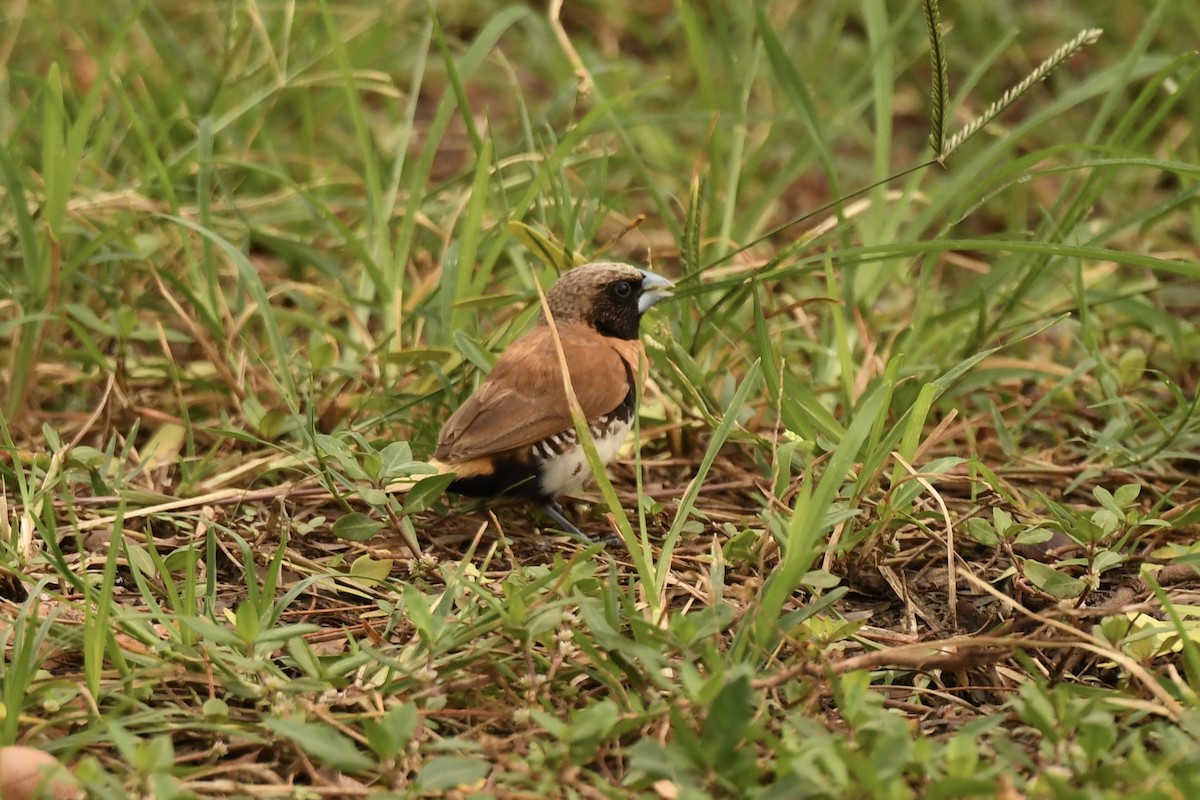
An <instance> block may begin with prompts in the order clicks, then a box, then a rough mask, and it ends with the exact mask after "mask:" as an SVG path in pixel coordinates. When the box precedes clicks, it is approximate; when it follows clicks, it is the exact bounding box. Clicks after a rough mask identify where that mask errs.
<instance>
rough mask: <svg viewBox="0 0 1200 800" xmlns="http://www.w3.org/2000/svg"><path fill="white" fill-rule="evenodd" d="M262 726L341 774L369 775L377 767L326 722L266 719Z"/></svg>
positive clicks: (351, 742) (352, 742)
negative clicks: (362, 773) (359, 773)
mask: <svg viewBox="0 0 1200 800" xmlns="http://www.w3.org/2000/svg"><path fill="white" fill-rule="evenodd" d="M263 726H264V727H266V728H267V729H268V730H270V731H272V732H274V733H275V734H277V735H279V736H282V737H283V738H285V739H289V740H291V741H292V742H293V743H295V744H296V745H297V746H298V747H299V748H300V749H301V750H303V751H304V752H305V753H307V754H308V755H309V756H311V757H312V758H313V759H314V760H316V761H317V762H319V763H321V764H324V765H325V766H327V767H333V768H334V769H336V770H338V771H340V772H368V771H370V770H372V769H373V768H374V767H375V766H376V765H375V762H374V761H372V760H371V759H370V758H368V757H367V756H366V755H365V754H364V753H363V752H362V751H361V750H359V749H358V747H356V746H355V744H354V741H353V740H352V739H350V738H349V737H347V736H346V735H345V734H344V733H342V732H341V731H339V730H338V729H337V728H335V727H333V726H332V725H327V724H325V723H324V722H304V721H302V720H295V719H284V718H282V717H265V718H264V719H263Z"/></svg>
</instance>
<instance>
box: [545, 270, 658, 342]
mask: <svg viewBox="0 0 1200 800" xmlns="http://www.w3.org/2000/svg"><path fill="white" fill-rule="evenodd" d="M674 287H675V285H674V284H673V283H671V281H669V280H667V279H666V278H664V277H663V276H661V275H658V274H656V273H653V272H650V271H648V270H644V269H638V268H637V267H632V266H630V265H629V264H621V263H618V262H614V261H604V262H597V263H595V264H584V265H583V266H582V267H576V268H575V269H573V270H570V271H569V272H565V273H563V275H562V276H561V277H560V278H559V279H558V280H557V281H556V282H555V284H554V286H552V287H551V288H550V292H549V293H548V294H547V295H546V300H547V302H548V303H549V305H550V313H551V314H552V315H553V316H554V321H555V322H557V323H564V322H581V323H583V324H585V325H590V326H591V327H593V328H595V329H596V330H597V331H599V332H600V333H602V334H604V335H605V336H615V337H617V338H619V339H636V338H637V337H638V323H640V322H641V319H642V314H644V313H646V311H648V310H649V309H650V307H651V306H653V305H654V304H655V303H657V302H659V301H661V300H666V299H667V298H668V297H670V296H671V290H672V289H673V288H674Z"/></svg>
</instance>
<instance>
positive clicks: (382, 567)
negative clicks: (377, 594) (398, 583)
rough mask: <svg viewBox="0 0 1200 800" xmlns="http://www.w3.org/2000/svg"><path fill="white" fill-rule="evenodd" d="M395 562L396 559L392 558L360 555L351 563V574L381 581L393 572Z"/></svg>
mask: <svg viewBox="0 0 1200 800" xmlns="http://www.w3.org/2000/svg"><path fill="white" fill-rule="evenodd" d="M393 563H394V561H393V560H392V559H390V558H379V559H376V558H371V557H370V556H359V557H358V558H356V559H354V563H353V564H351V565H350V574H351V575H353V576H355V577H357V578H371V579H372V580H377V581H381V580H383V579H385V578H386V577H387V576H388V575H390V574H392V564H393Z"/></svg>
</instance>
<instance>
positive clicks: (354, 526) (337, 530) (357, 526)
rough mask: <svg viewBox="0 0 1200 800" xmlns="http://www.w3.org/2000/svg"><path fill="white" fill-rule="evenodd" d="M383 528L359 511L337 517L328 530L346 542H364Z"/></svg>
mask: <svg viewBox="0 0 1200 800" xmlns="http://www.w3.org/2000/svg"><path fill="white" fill-rule="evenodd" d="M382 528H383V523H382V522H379V521H378V520H375V519H371V518H370V517H368V516H367V515H366V514H363V513H362V512H361V511H351V512H350V513H349V514H346V515H344V516H341V517H338V519H337V521H336V522H334V523H333V527H332V528H331V529H330V530H332V531H333V535H334V536H336V537H337V538H339V539H344V540H346V541H348V542H365V541H366V540H367V539H370V538H371V537H372V536H374V535H375V534H377V533H379V531H380V530H381V529H382Z"/></svg>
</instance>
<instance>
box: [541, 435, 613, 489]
mask: <svg viewBox="0 0 1200 800" xmlns="http://www.w3.org/2000/svg"><path fill="white" fill-rule="evenodd" d="M632 423H633V421H632V420H626V421H624V422H622V421H618V420H614V421H612V422H610V423H609V424H608V425H606V426H605V427H604V428H603V429H601V430H597V429H596V428H592V438H593V439H594V440H595V442H596V453H597V454H598V455H599V456H600V463H602V464H604V465H606V466H607V465H608V463H609V462H610V461H612V460H613V459H614V458H616V457H617V452H618V451H620V449H621V445H623V444H624V443H625V437H626V436H628V435H629V429H630V428H631V427H632ZM570 438H571V439H572V440H573V439H574V438H575V432H574V431H571V437H570ZM590 477H591V470H590V469H589V468H588V462H587V455H586V454H585V453H584V451H583V448H582V447H580V446H579V445H578V444H573V445H571V446H570V447H567V448H566V449H565V450H564V451H563V453H562V454H561V455H558V456H555V457H554V458H551V459H549V460H548V461H547V462H546V463H545V464H544V466H543V467H542V476H541V482H540V484H539V488H540V489H541V490H542V494H544V495H546V496H547V497H557V496H558V495H560V494H566V493H567V492H570V491H573V490H575V489H577V488H579V486H580V485H581V484H582V483H583V482H584V481H585V480H587V479H588V478H590Z"/></svg>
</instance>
